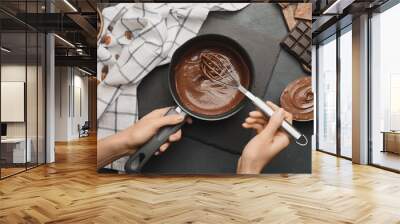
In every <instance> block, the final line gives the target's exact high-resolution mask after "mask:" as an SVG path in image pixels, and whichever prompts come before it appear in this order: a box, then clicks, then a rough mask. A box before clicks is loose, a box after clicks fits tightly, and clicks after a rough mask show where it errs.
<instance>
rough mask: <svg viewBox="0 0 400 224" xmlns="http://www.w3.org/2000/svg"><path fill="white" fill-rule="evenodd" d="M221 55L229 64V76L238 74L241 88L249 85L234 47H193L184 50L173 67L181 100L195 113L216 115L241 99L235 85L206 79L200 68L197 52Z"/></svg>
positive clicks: (232, 107) (247, 71)
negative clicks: (231, 67) (226, 84)
mask: <svg viewBox="0 0 400 224" xmlns="http://www.w3.org/2000/svg"><path fill="white" fill-rule="evenodd" d="M205 52H213V53H220V54H223V55H225V56H226V57H227V58H228V59H229V61H230V63H231V64H232V65H233V68H234V69H233V73H232V75H235V76H238V77H239V80H240V82H241V84H242V85H243V86H244V87H245V88H249V85H250V71H249V68H248V67H247V64H246V63H245V61H244V60H243V58H242V57H241V56H240V55H239V54H238V53H237V52H236V51H234V50H232V49H229V48H222V47H221V48H217V47H195V48H192V49H190V50H189V51H188V52H187V53H185V54H184V55H183V56H182V57H181V58H180V61H179V62H178V63H177V65H176V66H175V87H176V92H177V95H178V97H179V99H180V101H181V103H182V104H183V105H184V106H185V108H187V109H188V110H190V111H191V112H193V113H195V114H199V115H206V116H217V115H221V114H224V113H228V112H230V111H231V110H232V109H234V108H235V107H236V106H237V105H238V104H239V103H240V102H241V101H242V100H243V98H244V95H243V94H241V93H240V92H239V91H238V90H237V89H236V88H234V87H231V86H224V85H222V84H220V83H218V82H215V81H212V80H210V79H208V78H207V77H206V76H205V75H204V74H203V72H202V71H201V68H200V54H201V53H205Z"/></svg>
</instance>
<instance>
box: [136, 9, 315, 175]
mask: <svg viewBox="0 0 400 224" xmlns="http://www.w3.org/2000/svg"><path fill="white" fill-rule="evenodd" d="M205 33H218V34H222V35H226V36H229V37H231V38H233V39H235V40H236V41H237V42H239V43H240V44H241V45H243V47H244V48H245V49H246V50H247V51H248V53H249V55H250V57H251V58H252V60H253V64H254V67H255V74H256V77H255V79H256V80H255V86H254V89H253V92H254V94H256V95H258V96H260V97H263V96H265V94H266V92H267V91H266V86H267V84H268V83H270V79H271V77H272V76H273V75H274V77H277V76H278V75H282V76H291V75H292V73H293V72H291V73H290V74H287V75H286V74H283V72H282V73H279V72H277V69H276V68H275V67H276V65H279V64H280V63H281V62H279V63H277V62H278V60H291V59H290V58H282V57H279V56H280V54H281V48H280V46H279V43H280V41H281V40H282V38H283V37H284V36H285V35H286V34H287V30H286V27H285V24H284V21H283V19H282V16H281V13H280V11H279V7H278V6H277V5H275V4H260V3H254V4H251V5H249V6H248V7H246V8H244V9H242V10H241V11H238V12H211V13H210V14H209V17H208V18H207V20H206V22H205V23H204V24H203V27H202V28H201V30H200V33H199V35H200V34H205ZM293 66H294V67H296V69H299V70H301V68H300V67H299V65H298V63H297V64H295V65H293ZM289 69H290V68H289ZM295 74H296V75H298V73H297V72H296V73H295ZM293 78H294V79H295V77H293ZM277 79H279V78H277ZM286 79H290V78H283V79H282V80H283V82H285V81H284V80H286ZM167 80H168V66H162V67H159V68H157V69H155V70H154V71H152V72H151V73H150V74H149V75H148V76H147V77H146V78H145V79H144V80H143V81H142V82H141V84H140V86H139V89H138V104H139V116H140V117H142V116H143V115H145V114H147V113H149V112H150V111H151V110H153V109H156V108H160V107H165V106H172V105H175V104H174V102H173V99H172V97H171V95H170V92H169V89H168V85H167V83H168V82H167ZM274 80H275V78H274ZM274 82H275V81H274ZM287 83H288V82H286V84H287ZM283 88H284V87H283ZM274 91H281V90H280V89H279V88H277V89H275V90H274ZM274 93H275V92H274ZM278 94H280V92H279V93H278V92H276V93H275V95H278ZM269 95H271V97H272V98H273V99H275V96H274V95H273V94H269ZM253 109H254V107H253V106H252V105H251V104H250V103H249V104H248V105H247V106H246V107H245V108H244V109H243V110H241V111H240V112H239V113H237V114H236V115H234V116H233V117H231V118H228V119H225V120H221V121H214V122H208V121H201V120H194V122H193V124H192V125H185V126H184V127H183V133H184V138H183V139H182V140H181V141H180V142H178V143H175V144H173V145H172V146H171V147H170V149H168V151H167V152H166V153H164V154H163V155H162V156H159V157H153V158H152V159H151V160H150V161H149V162H148V164H147V165H146V166H145V167H144V170H143V172H145V173H146V172H151V173H180V174H182V173H186V174H200V173H201V174H216V173H235V172H236V163H237V159H238V158H239V156H240V154H241V151H242V150H243V148H244V146H245V145H246V144H247V142H248V141H249V140H250V139H251V137H252V136H253V132H252V131H250V130H246V129H243V128H242V127H241V124H242V122H243V121H244V119H245V118H246V117H247V114H248V112H249V111H251V110H253ZM311 130H312V128H311ZM292 148H293V146H290V148H289V149H288V150H287V152H288V153H289V154H287V153H286V152H285V154H283V153H282V154H281V155H279V157H277V159H275V160H274V161H273V162H272V163H271V165H270V166H268V167H267V168H266V170H265V171H267V172H286V171H287V170H291V172H307V171H308V170H309V169H308V168H309V167H311V165H310V159H307V158H299V155H298V153H296V152H294V153H293V152H292V151H293V150H292ZM292 154H294V155H295V156H291V155H292ZM302 156H307V155H302ZM288 158H289V159H298V160H299V161H300V162H290V161H289V163H288ZM304 161H308V162H309V163H308V164H306V163H304ZM281 170H282V171H281Z"/></svg>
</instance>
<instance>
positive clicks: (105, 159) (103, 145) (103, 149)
mask: <svg viewBox="0 0 400 224" xmlns="http://www.w3.org/2000/svg"><path fill="white" fill-rule="evenodd" d="M169 109H170V108H169V107H166V108H161V109H157V110H153V111H152V112H150V113H149V114H147V115H146V116H144V117H143V118H142V119H140V120H138V121H137V122H136V123H134V124H133V125H131V126H130V127H128V128H127V129H125V130H123V131H121V132H119V133H117V134H115V135H112V136H109V137H107V138H104V139H102V140H100V141H98V142H97V167H98V168H102V167H104V166H106V165H108V164H110V163H111V162H113V161H114V160H117V159H119V158H121V157H123V156H126V155H130V154H133V153H134V152H135V151H136V150H137V149H138V148H139V147H140V146H141V145H143V144H144V143H146V142H147V141H148V140H150V138H151V137H153V136H154V135H155V134H156V133H157V131H158V130H159V129H160V128H161V127H164V126H167V125H175V124H179V123H181V122H183V120H184V119H185V118H184V116H182V115H176V114H174V115H167V116H164V114H165V113H167V111H168V110H169ZM187 122H188V123H191V122H192V120H191V119H190V118H188V119H187ZM181 136H182V131H181V130H178V131H177V132H175V133H174V134H172V135H170V136H169V138H168V141H167V142H166V143H164V144H163V145H161V146H160V148H159V151H157V152H156V153H155V154H156V155H158V154H160V153H162V152H164V151H165V150H166V149H167V148H168V147H169V146H170V144H171V143H172V142H176V141H179V140H180V139H181Z"/></svg>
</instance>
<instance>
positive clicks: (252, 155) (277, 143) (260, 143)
mask: <svg viewBox="0 0 400 224" xmlns="http://www.w3.org/2000/svg"><path fill="white" fill-rule="evenodd" d="M267 104H268V105H269V106H270V107H271V108H272V109H273V110H274V113H273V115H272V116H271V118H270V119H267V118H266V117H265V116H264V114H262V113H261V112H260V111H252V112H250V114H249V115H250V116H249V117H248V118H246V120H245V122H244V123H243V127H244V128H251V129H254V130H255V131H256V132H257V135H256V136H255V137H253V139H251V140H250V142H249V143H248V144H247V145H246V147H245V148H244V150H243V152H242V155H241V157H240V158H239V161H238V166H237V173H239V174H259V173H260V172H261V170H262V169H263V168H264V166H265V165H266V164H267V163H268V162H269V161H271V159H272V158H274V157H275V156H276V155H277V154H278V153H279V152H280V151H282V150H283V149H284V148H286V147H287V146H288V145H289V143H290V138H289V135H288V134H287V133H286V132H285V131H283V130H281V129H280V126H281V124H282V122H283V120H285V119H286V120H287V121H288V122H289V123H291V122H292V115H291V114H290V113H288V112H286V111H285V110H283V109H282V108H279V107H278V106H277V105H275V104H273V103H272V102H269V101H268V102H267Z"/></svg>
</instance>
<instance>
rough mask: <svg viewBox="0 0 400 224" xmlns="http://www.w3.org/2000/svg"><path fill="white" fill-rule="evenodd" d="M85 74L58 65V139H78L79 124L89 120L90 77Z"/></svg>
mask: <svg viewBox="0 0 400 224" xmlns="http://www.w3.org/2000/svg"><path fill="white" fill-rule="evenodd" d="M83 75H84V74H83V73H81V72H80V71H79V70H77V69H75V68H72V67H56V77H55V78H56V83H55V85H56V91H55V129H56V131H55V140H56V141H70V140H74V139H77V138H78V137H79V133H78V125H83V124H84V122H85V121H87V120H88V78H87V77H85V76H83ZM79 92H80V93H79ZM79 94H80V97H79ZM79 100H80V101H81V102H79ZM79 106H81V110H82V111H81V113H80V110H79V109H80V108H79Z"/></svg>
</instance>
